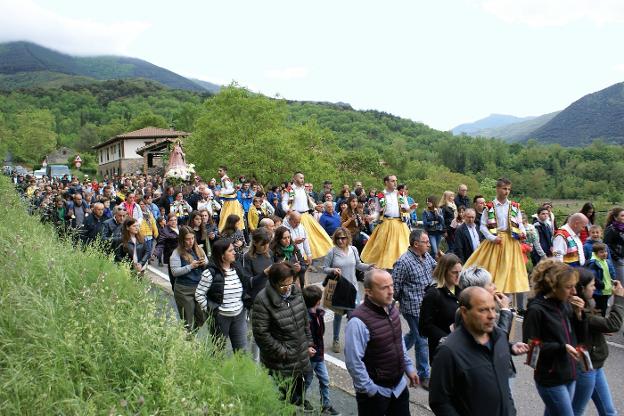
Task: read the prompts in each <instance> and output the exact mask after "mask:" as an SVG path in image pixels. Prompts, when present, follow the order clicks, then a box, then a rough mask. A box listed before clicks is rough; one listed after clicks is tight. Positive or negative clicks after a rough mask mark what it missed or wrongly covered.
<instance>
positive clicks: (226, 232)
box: [221, 214, 245, 262]
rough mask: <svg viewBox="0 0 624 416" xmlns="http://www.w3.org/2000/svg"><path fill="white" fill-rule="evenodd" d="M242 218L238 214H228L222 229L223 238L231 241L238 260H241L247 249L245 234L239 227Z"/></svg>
mask: <svg viewBox="0 0 624 416" xmlns="http://www.w3.org/2000/svg"><path fill="white" fill-rule="evenodd" d="M240 220H241V218H240V217H239V216H238V215H236V214H230V215H228V217H227V219H226V220H225V223H224V226H223V229H222V230H221V239H222V240H225V241H227V242H229V243H231V244H232V245H233V246H234V251H235V252H236V261H237V262H241V261H242V258H243V253H244V251H245V234H244V233H243V231H242V230H241V229H239V227H238V223H239V221H240Z"/></svg>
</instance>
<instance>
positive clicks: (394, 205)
mask: <svg viewBox="0 0 624 416" xmlns="http://www.w3.org/2000/svg"><path fill="white" fill-rule="evenodd" d="M383 193H384V199H385V201H386V205H385V207H384V210H383V215H384V217H390V218H401V208H405V209H407V210H409V205H408V204H407V198H405V202H404V203H403V205H402V207H399V191H388V190H387V189H384V192H383ZM381 209H382V208H381V206H378V207H377V213H376V214H375V216H376V217H377V218H379V215H380V213H381Z"/></svg>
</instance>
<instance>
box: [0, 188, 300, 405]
mask: <svg viewBox="0 0 624 416" xmlns="http://www.w3.org/2000/svg"><path fill="white" fill-rule="evenodd" d="M0 199H1V200H2V201H3V203H2V204H0V218H2V221H0V267H2V270H3V276H2V279H0V374H2V377H0V414H3V415H13V414H16V415H17V414H19V415H23V414H24V415H27V414H36V415H45V414H109V413H110V414H133V415H134V414H141V415H148V414H150V415H151V414H164V415H181V414H210V415H213V414H219V415H244V414H254V415H256V414H258V415H261V414H264V415H280V414H286V413H290V412H291V409H290V408H288V407H287V406H285V405H284V404H283V403H282V402H280V401H279V400H278V392H277V390H276V388H275V387H274V384H273V383H272V381H271V380H270V378H269V376H268V374H267V373H266V371H264V370H263V369H262V368H260V367H259V366H257V365H255V363H253V361H252V360H251V359H250V358H249V357H248V356H247V355H233V356H228V355H226V354H225V353H224V352H223V351H222V350H220V349H219V348H217V347H215V345H213V344H212V341H211V339H210V337H206V338H204V339H201V340H200V339H192V340H187V337H186V333H185V332H184V330H183V328H182V326H181V324H180V323H178V322H177V320H176V319H175V318H172V317H171V315H172V314H171V313H167V311H168V310H169V307H168V306H167V305H166V300H165V299H164V297H163V296H162V294H160V293H159V292H158V291H157V290H154V289H151V288H150V285H149V284H148V283H146V282H143V281H139V280H137V279H136V278H135V277H133V275H131V274H130V272H129V270H128V269H127V268H125V267H122V266H118V265H116V264H114V263H113V262H112V261H111V259H110V258H109V257H107V256H105V255H103V254H102V253H101V252H100V251H98V250H97V249H96V248H93V247H88V248H86V249H84V250H79V249H76V248H75V247H73V246H72V245H71V243H70V242H69V241H64V240H61V239H58V238H56V237H55V233H54V231H53V229H52V228H51V227H49V226H46V225H43V224H41V223H40V222H39V221H38V220H37V219H36V218H34V217H30V216H28V214H27V213H26V211H25V208H24V206H23V204H22V202H21V201H20V200H19V198H18V196H17V195H16V193H15V192H14V191H13V189H12V188H11V186H10V185H9V181H8V180H7V178H5V177H1V178H0Z"/></svg>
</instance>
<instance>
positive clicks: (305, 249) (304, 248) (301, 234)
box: [284, 218, 312, 259]
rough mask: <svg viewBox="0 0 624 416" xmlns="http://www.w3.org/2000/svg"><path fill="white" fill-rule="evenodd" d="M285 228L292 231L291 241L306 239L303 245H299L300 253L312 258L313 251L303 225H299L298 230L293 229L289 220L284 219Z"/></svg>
mask: <svg viewBox="0 0 624 416" xmlns="http://www.w3.org/2000/svg"><path fill="white" fill-rule="evenodd" d="M284 227H286V228H288V229H289V230H290V239H291V240H292V241H293V242H294V241H295V240H296V239H298V238H304V240H303V243H299V244H297V248H298V249H299V251H300V252H301V253H302V254H304V255H305V256H306V257H308V258H310V259H311V258H312V250H311V249H310V242H309V241H308V234H307V233H306V230H305V228H303V225H301V223H299V225H298V226H297V228H293V227H292V225H290V222H289V221H288V218H286V219H284Z"/></svg>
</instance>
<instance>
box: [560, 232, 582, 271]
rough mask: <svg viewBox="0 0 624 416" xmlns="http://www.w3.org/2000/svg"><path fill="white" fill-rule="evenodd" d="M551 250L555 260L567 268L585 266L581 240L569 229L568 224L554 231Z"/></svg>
mask: <svg viewBox="0 0 624 416" xmlns="http://www.w3.org/2000/svg"><path fill="white" fill-rule="evenodd" d="M553 250H554V253H553V255H554V256H555V258H556V259H557V260H559V261H562V262H564V263H566V264H567V265H569V266H572V267H581V266H583V265H585V253H584V251H583V244H582V243H581V238H580V237H579V236H578V235H577V234H576V233H575V232H574V231H573V230H572V228H570V225H569V224H566V225H564V226H563V227H561V228H559V229H558V230H557V231H555V236H554V237H553Z"/></svg>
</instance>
